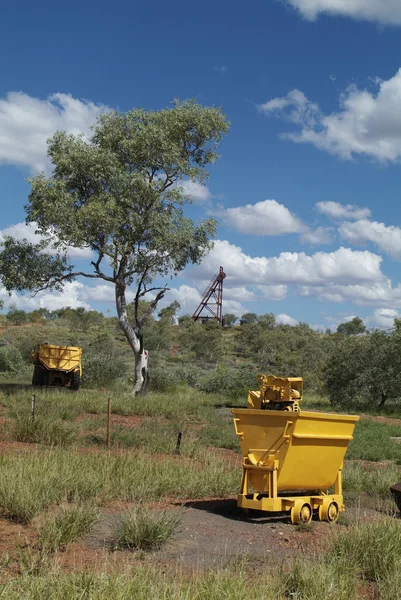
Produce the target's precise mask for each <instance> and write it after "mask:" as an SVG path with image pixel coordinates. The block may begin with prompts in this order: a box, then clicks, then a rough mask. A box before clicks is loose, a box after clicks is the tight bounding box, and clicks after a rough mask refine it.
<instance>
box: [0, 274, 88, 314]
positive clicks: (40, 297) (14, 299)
mask: <svg viewBox="0 0 401 600" xmlns="http://www.w3.org/2000/svg"><path fill="white" fill-rule="evenodd" d="M83 288H84V285H83V284H82V283H80V282H79V281H72V282H66V283H65V284H64V288H63V290H62V291H60V292H50V291H46V290H44V291H42V292H38V293H37V294H36V295H35V296H28V295H19V294H16V293H15V292H12V293H11V296H10V295H9V294H8V292H7V291H6V290H5V288H3V287H2V286H1V287H0V299H1V300H3V302H4V307H5V308H6V309H7V308H10V307H11V306H12V305H14V306H16V307H17V308H18V309H22V310H26V311H29V312H30V311H32V310H37V309H38V308H47V309H48V310H57V309H58V308H64V307H66V306H70V307H71V308H78V307H79V306H83V307H84V308H86V309H90V306H89V304H87V303H86V302H85V301H84V300H83V299H82V298H81V293H82V290H83Z"/></svg>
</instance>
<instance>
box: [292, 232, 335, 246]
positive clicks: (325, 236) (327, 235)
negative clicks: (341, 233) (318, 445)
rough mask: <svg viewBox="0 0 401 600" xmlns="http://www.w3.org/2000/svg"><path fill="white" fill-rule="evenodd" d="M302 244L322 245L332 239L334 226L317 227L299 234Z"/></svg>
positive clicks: (330, 241) (329, 242)
mask: <svg viewBox="0 0 401 600" xmlns="http://www.w3.org/2000/svg"><path fill="white" fill-rule="evenodd" d="M300 240H301V243H302V244H310V245H316V246H322V245H323V244H331V243H332V242H333V241H334V227H317V229H315V230H311V231H307V232H306V233H303V234H302V235H301V238H300Z"/></svg>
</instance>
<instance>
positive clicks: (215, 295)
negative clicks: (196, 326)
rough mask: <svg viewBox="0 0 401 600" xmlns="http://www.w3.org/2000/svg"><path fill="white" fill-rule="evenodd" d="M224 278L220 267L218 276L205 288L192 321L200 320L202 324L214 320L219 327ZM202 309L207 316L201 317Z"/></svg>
mask: <svg viewBox="0 0 401 600" xmlns="http://www.w3.org/2000/svg"><path fill="white" fill-rule="evenodd" d="M225 276H226V274H225V273H224V271H223V267H220V270H219V273H218V275H216V277H215V278H214V279H212V281H211V282H210V283H209V285H208V286H207V288H206V290H205V293H204V294H203V298H202V300H201V303H200V304H199V306H198V308H197V309H196V311H195V312H194V314H193V315H192V318H193V320H194V321H197V320H198V319H202V322H203V321H210V320H213V319H215V320H216V321H217V322H218V323H220V325H222V324H223V279H224V278H225ZM204 309H205V310H206V311H208V312H209V314H206V315H202V314H201V313H202V311H203V310H204Z"/></svg>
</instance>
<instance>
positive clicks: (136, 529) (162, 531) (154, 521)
mask: <svg viewBox="0 0 401 600" xmlns="http://www.w3.org/2000/svg"><path fill="white" fill-rule="evenodd" d="M181 519H182V513H181V512H180V511H173V510H170V511H164V512H159V513H158V512H156V511H151V510H149V509H148V508H147V507H145V506H138V507H135V508H132V509H131V510H129V511H128V512H127V513H126V514H125V515H123V516H122V517H120V519H119V522H118V524H117V535H116V542H115V547H116V548H120V549H124V548H126V549H128V550H144V551H145V552H149V551H151V550H160V548H162V546H164V544H165V543H166V542H167V541H168V540H170V539H171V538H172V537H173V536H174V535H175V534H176V533H178V531H179V527H180V524H181Z"/></svg>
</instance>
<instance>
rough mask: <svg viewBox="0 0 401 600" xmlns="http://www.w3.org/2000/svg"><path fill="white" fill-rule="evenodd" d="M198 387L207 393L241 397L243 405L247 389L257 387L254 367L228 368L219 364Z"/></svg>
mask: <svg viewBox="0 0 401 600" xmlns="http://www.w3.org/2000/svg"><path fill="white" fill-rule="evenodd" d="M199 387H200V389H201V390H202V391H204V392H207V393H209V394H225V395H227V396H228V397H229V398H243V399H244V405H245V404H246V399H247V395H248V391H249V390H250V389H254V388H255V387H256V388H258V383H257V381H256V373H255V369H252V368H251V367H242V368H240V367H237V368H236V369H229V368H226V367H221V366H219V367H218V368H217V369H216V370H215V371H214V372H213V373H212V374H211V375H209V376H208V377H207V378H206V379H204V380H203V381H202V382H201V384H200V386H199Z"/></svg>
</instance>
